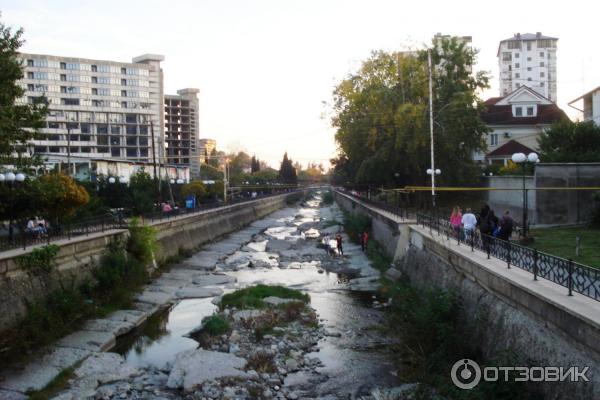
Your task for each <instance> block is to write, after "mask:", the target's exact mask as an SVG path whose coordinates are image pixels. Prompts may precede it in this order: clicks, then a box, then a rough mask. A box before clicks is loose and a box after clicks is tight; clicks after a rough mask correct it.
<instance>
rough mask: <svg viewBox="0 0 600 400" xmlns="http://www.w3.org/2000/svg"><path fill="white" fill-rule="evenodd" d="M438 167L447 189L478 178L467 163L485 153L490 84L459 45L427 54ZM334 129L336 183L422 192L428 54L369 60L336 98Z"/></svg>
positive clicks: (440, 45) (438, 44) (444, 44)
mask: <svg viewBox="0 0 600 400" xmlns="http://www.w3.org/2000/svg"><path fill="white" fill-rule="evenodd" d="M431 53H432V54H431V55H432V62H433V65H434V67H433V68H432V70H433V71H432V74H433V81H434V95H433V110H434V121H435V122H434V136H435V151H436V167H438V168H440V169H441V170H442V176H441V177H440V180H441V181H442V182H444V183H447V184H449V183H459V182H468V181H470V180H472V179H474V178H475V177H476V176H477V167H476V166H475V164H474V162H473V160H472V154H473V152H475V151H479V150H482V149H484V146H485V143H484V140H483V138H484V134H485V133H486V132H487V127H486V125H485V123H484V122H483V121H482V120H481V119H480V118H479V113H480V111H481V109H482V107H483V103H482V102H481V100H480V99H479V98H478V97H477V93H478V91H479V90H480V89H483V88H486V87H488V76H487V75H486V74H484V73H478V74H476V75H473V74H472V73H471V72H470V67H471V66H472V65H473V64H474V61H475V56H476V52H475V51H474V50H472V49H470V48H469V47H465V45H464V44H463V43H461V42H460V41H458V40H457V39H456V38H450V39H448V38H444V39H441V40H439V41H438V40H436V41H434V43H433V46H432V51H431ZM333 95H334V106H333V107H334V117H333V119H332V124H333V126H334V127H335V128H336V129H337V131H336V134H335V140H336V142H337V145H338V155H337V157H336V158H335V159H333V160H332V165H333V167H334V170H333V172H334V177H333V178H334V182H337V183H347V182H350V183H356V184H371V185H378V186H379V185H386V186H393V185H408V184H425V183H426V182H427V175H426V174H425V170H426V169H427V168H429V166H430V163H431V161H430V150H429V149H430V135H429V104H428V103H429V93H428V66H427V53H426V52H425V51H421V52H419V53H418V54H417V55H408V54H405V53H386V52H383V51H378V52H374V53H372V54H371V57H370V58H369V59H368V60H366V61H364V62H363V64H362V66H361V68H360V69H359V71H358V72H357V73H355V74H352V75H350V76H348V77H347V78H346V79H344V80H343V81H342V82H340V83H339V84H338V85H337V87H336V88H335V90H334V92H333Z"/></svg>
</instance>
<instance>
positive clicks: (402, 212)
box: [336, 188, 414, 219]
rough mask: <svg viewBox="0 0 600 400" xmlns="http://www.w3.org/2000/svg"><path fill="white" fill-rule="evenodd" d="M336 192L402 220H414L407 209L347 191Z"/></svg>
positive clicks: (339, 190) (339, 189)
mask: <svg viewBox="0 0 600 400" xmlns="http://www.w3.org/2000/svg"><path fill="white" fill-rule="evenodd" d="M336 190H337V191H338V192H340V193H343V194H345V195H346V196H350V197H352V198H355V199H356V200H359V201H362V202H363V203H365V204H369V205H372V206H373V207H377V208H379V209H381V210H384V211H387V212H389V213H392V214H394V215H395V216H397V217H399V218H402V219H410V218H411V217H412V219H414V214H412V213H411V212H410V211H409V210H408V209H407V208H404V207H399V206H395V205H393V204H390V203H386V202H384V201H380V200H375V199H372V198H368V197H367V196H361V195H359V194H356V193H353V192H351V191H348V190H344V189H341V188H338V189H336Z"/></svg>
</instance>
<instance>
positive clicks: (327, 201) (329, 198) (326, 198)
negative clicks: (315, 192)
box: [321, 191, 334, 206]
mask: <svg viewBox="0 0 600 400" xmlns="http://www.w3.org/2000/svg"><path fill="white" fill-rule="evenodd" d="M333 200H334V198H333V193H331V191H329V192H325V193H323V197H322V199H321V202H322V203H323V205H326V206H328V205H331V204H333Z"/></svg>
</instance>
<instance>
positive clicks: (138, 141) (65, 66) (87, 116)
mask: <svg viewBox="0 0 600 400" xmlns="http://www.w3.org/2000/svg"><path fill="white" fill-rule="evenodd" d="M19 57H20V58H21V59H22V62H23V66H24V78H23V79H22V80H21V81H20V84H21V85H22V87H23V88H24V89H25V90H26V92H25V96H24V97H23V98H21V99H19V101H21V102H36V101H40V100H41V99H42V98H43V97H45V98H46V99H47V100H48V102H49V104H48V108H49V111H50V112H49V115H48V117H47V122H46V123H47V125H46V127H45V128H44V129H42V130H41V132H42V138H41V139H40V140H35V141H34V142H33V143H32V144H33V146H34V147H33V149H34V152H35V153H37V154H41V155H44V156H45V158H52V157H54V158H56V159H57V160H60V159H64V158H65V156H66V157H68V158H69V159H72V160H75V159H88V160H93V159H103V158H104V159H106V158H110V159H126V160H130V161H143V162H152V161H153V159H154V157H153V154H154V153H153V151H155V152H156V159H157V160H160V159H161V157H162V153H163V152H162V143H163V142H164V141H163V140H164V129H163V127H164V125H163V124H164V120H163V115H164V102H163V73H162V69H161V65H160V63H161V61H163V60H164V57H163V56H161V55H155V54H144V55H142V56H139V57H136V58H134V59H133V60H132V62H131V63H123V62H116V61H102V60H90V59H82V58H73V57H58V56H50V55H41V54H20V55H19ZM73 163H74V161H72V164H73ZM88 164H89V163H82V167H83V165H88ZM73 166H74V167H75V168H74V169H73V170H72V171H73V172H74V173H76V174H78V173H79V171H78V170H77V168H78V166H77V165H73Z"/></svg>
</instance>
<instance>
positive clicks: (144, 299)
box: [135, 290, 173, 306]
mask: <svg viewBox="0 0 600 400" xmlns="http://www.w3.org/2000/svg"><path fill="white" fill-rule="evenodd" d="M135 299H136V300H137V301H139V302H140V303H149V304H155V305H158V306H162V305H166V304H170V303H171V302H172V301H173V296H172V295H171V294H169V293H163V292H152V291H149V290H144V291H143V292H142V293H141V294H139V295H137V297H136V298H135Z"/></svg>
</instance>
